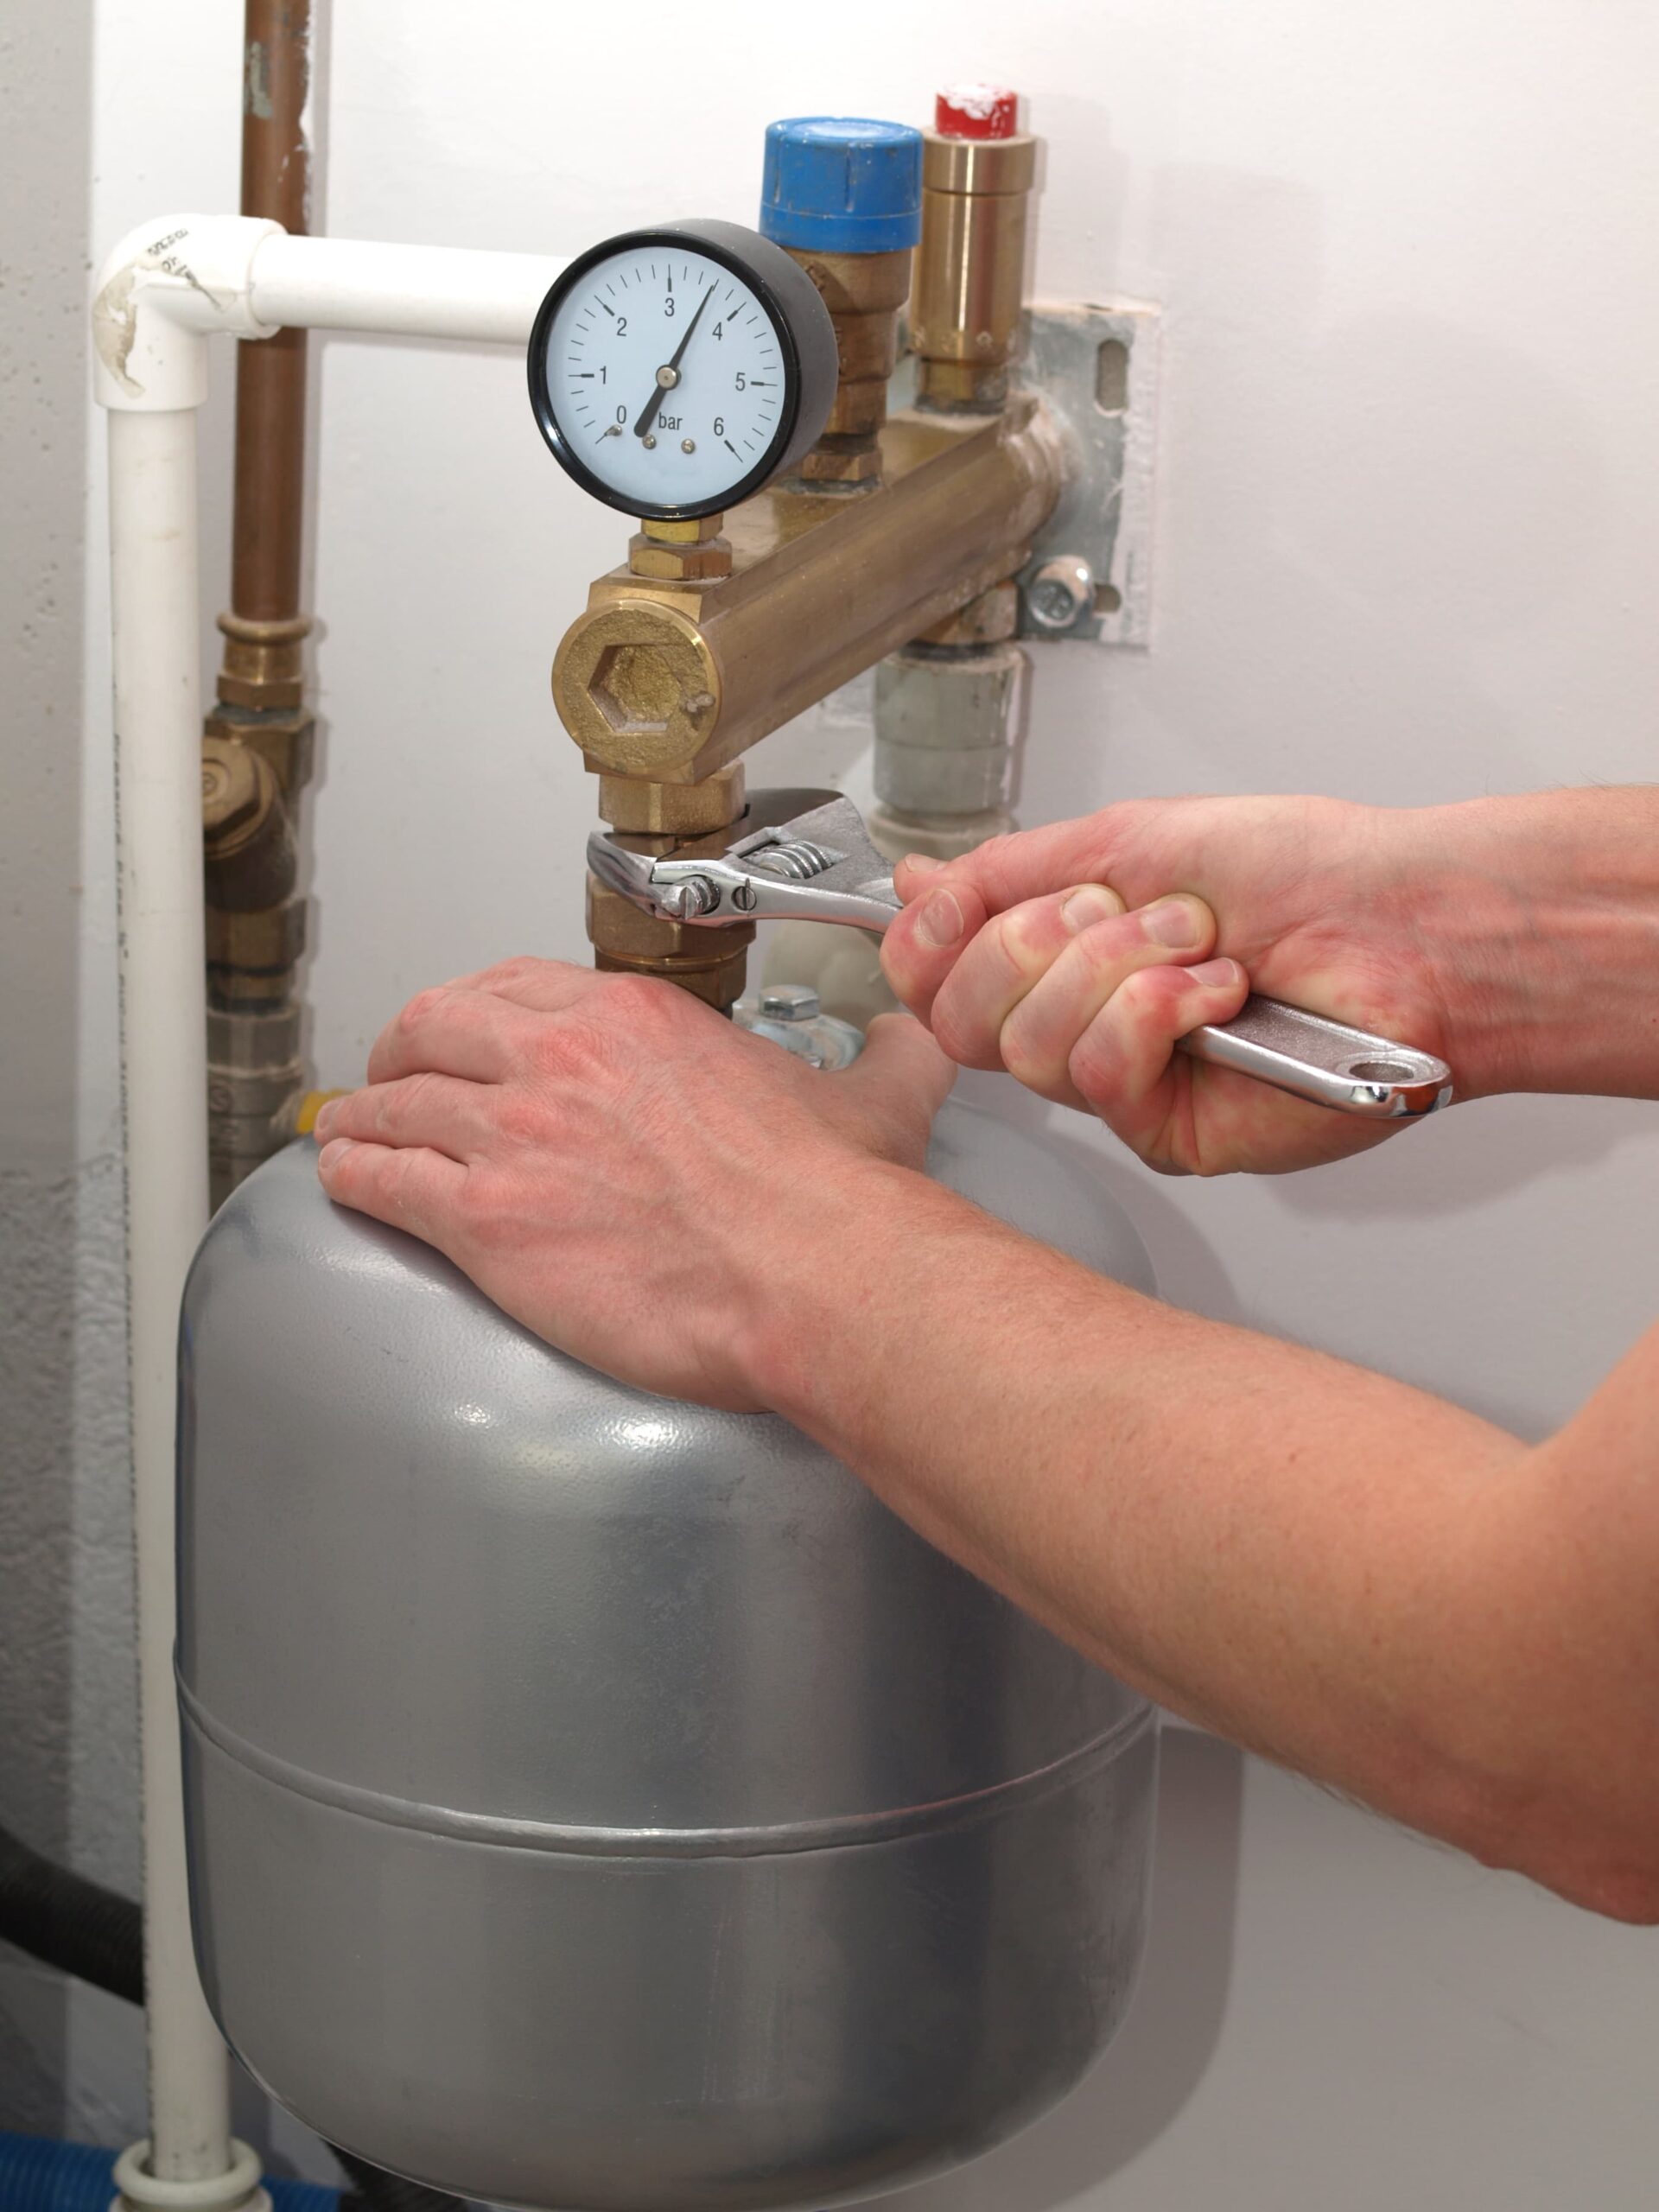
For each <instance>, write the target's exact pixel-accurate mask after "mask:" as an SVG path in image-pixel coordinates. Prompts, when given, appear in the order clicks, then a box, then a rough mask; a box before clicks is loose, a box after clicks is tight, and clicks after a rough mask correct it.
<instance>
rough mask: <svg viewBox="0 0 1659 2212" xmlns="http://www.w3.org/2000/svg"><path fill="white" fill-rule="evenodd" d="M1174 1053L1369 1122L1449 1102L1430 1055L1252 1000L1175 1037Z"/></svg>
mask: <svg viewBox="0 0 1659 2212" xmlns="http://www.w3.org/2000/svg"><path fill="white" fill-rule="evenodd" d="M1179 1049H1180V1050H1181V1051H1182V1052H1188V1053H1190V1054H1191V1055H1192V1058H1194V1059H1195V1060H1208V1061H1210V1062H1211V1065H1214V1066H1216V1067H1223V1068H1231V1069H1232V1070H1233V1071H1235V1072H1236V1074H1238V1075H1248V1076H1251V1077H1254V1078H1255V1081H1256V1082H1257V1083H1269V1084H1272V1085H1273V1086H1274V1089H1275V1090H1288V1091H1289V1092H1291V1093H1292V1094H1293V1096H1295V1097H1298V1098H1307V1099H1311V1100H1312V1101H1313V1103H1314V1104H1315V1105H1316V1106H1330V1107H1334V1108H1335V1109H1336V1110H1337V1112H1338V1113H1339V1114H1360V1115H1363V1116H1367V1117H1368V1118H1369V1119H1370V1120H1372V1121H1383V1122H1389V1121H1399V1120H1401V1119H1402V1118H1403V1117H1405V1116H1414V1115H1423V1114H1433V1113H1435V1112H1437V1111H1438V1110H1439V1109H1440V1107H1442V1106H1449V1105H1450V1104H1451V1103H1452V1071H1451V1069H1450V1068H1449V1067H1447V1065H1446V1062H1445V1061H1444V1060H1442V1059H1437V1058H1435V1056H1434V1054H1433V1052H1417V1051H1415V1050H1414V1048H1413V1047H1412V1046H1408V1045H1396V1044H1395V1043H1394V1042H1393V1040H1392V1039H1389V1038H1387V1037H1376V1036H1373V1035H1372V1033H1370V1031H1369V1030H1366V1029H1351V1028H1350V1027H1348V1025H1347V1024H1346V1023H1345V1022H1342V1021H1332V1020H1327V1018H1326V1017H1325V1015H1324V1014H1309V1013H1308V1012H1307V1011H1306V1008H1305V1007H1299V1006H1287V1005H1285V1003H1284V1002H1283V1001H1282V1000H1280V999H1268V998H1262V997H1260V996H1259V995H1255V994H1252V995H1251V996H1250V997H1249V998H1248V999H1246V1000H1245V1001H1244V1004H1243V1008H1242V1009H1241V1010H1240V1012H1239V1013H1237V1014H1235V1015H1234V1017H1233V1019H1232V1020H1230V1021H1224V1022H1206V1023H1205V1026H1204V1027H1203V1028H1202V1029H1195V1030H1193V1031H1192V1033H1191V1035H1190V1036H1186V1037H1183V1038H1182V1039H1180V1047H1179Z"/></svg>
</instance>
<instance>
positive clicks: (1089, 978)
mask: <svg viewBox="0 0 1659 2212" xmlns="http://www.w3.org/2000/svg"><path fill="white" fill-rule="evenodd" d="M1437 818H1438V817H1435V816H1433V815H1432V814H1425V815H1423V816H1412V815H1408V814H1389V813H1383V812H1382V811H1380V810H1374V809H1371V808H1367V807H1360V806H1351V805H1347V804H1342V803H1340V802H1338V801H1336V800H1329V799H1307V798H1214V799H1208V798H1188V799H1167V800H1144V801H1133V802H1128V803H1125V804H1120V805H1117V806H1110V807H1107V808H1106V809H1105V810H1103V812H1101V813H1099V814H1096V815H1092V816H1090V817H1088V818H1087V819H1085V820H1084V821H1079V822H1063V823H1055V824H1054V825H1052V827H1051V828H1048V829H1033V830H1029V831H1027V832H1026V833H1024V834H1023V835H1019V836H1010V837H999V838H995V839H993V840H992V841H991V842H990V843H988V844H986V845H982V846H981V847H980V848H979V849H977V851H976V852H972V853H969V855H966V857H965V858H963V859H962V860H959V861H951V862H950V864H949V865H948V866H944V867H941V866H939V865H938V863H937V862H933V861H925V860H918V859H915V858H912V859H910V860H907V861H902V862H901V863H900V864H899V868H898V869H897V870H896V871H895V876H894V880H895V883H896V885H897V887H898V890H899V896H900V897H901V898H902V899H904V900H905V902H906V911H905V912H904V913H903V914H901V915H900V916H899V919H898V921H897V922H895V923H894V924H893V926H892V928H891V929H890V930H889V931H888V932H887V939H886V942H885V944H884V946H883V950H882V965H883V967H884V969H886V972H887V980H888V982H890V983H891V984H892V986H893V989H894V991H895V992H897V994H898V995H899V998H900V1000H902V1001H903V1002H904V1004H905V1005H906V1006H907V1007H909V1008H910V1010H911V1011H912V1013H913V1014H918V1015H919V1016H920V1017H921V1019H922V1020H925V1021H926V1022H927V1023H928V1024H929V1026H930V1027H931V1029H932V1032H933V1034H934V1035H935V1037H936V1038H937V1039H938V1041H939V1043H940V1044H941V1045H942V1046H944V1050H945V1051H946V1052H948V1053H949V1054H950V1057H951V1058H953V1059H954V1060H957V1061H958V1062H959V1063H960V1064H961V1065H963V1066H964V1067H972V1068H1005V1069H1007V1071H1008V1073H1009V1074H1011V1075H1013V1076H1014V1077H1017V1079H1018V1080H1019V1081H1020V1083H1022V1084H1025V1085H1026V1086H1027V1088H1028V1089H1029V1090H1034V1091H1036V1092H1037V1093H1038V1095H1039V1096H1041V1097H1044V1098H1050V1099H1054V1100H1057V1101H1059V1102H1061V1103H1065V1104H1066V1105H1070V1106H1077V1107H1082V1108H1084V1109H1087V1110H1089V1111H1090V1112H1092V1113H1095V1114H1097V1115H1098V1116H1100V1118H1101V1119H1102V1120H1103V1122H1106V1123H1107V1124H1108V1125H1109V1127H1110V1128H1112V1129H1113V1130H1114V1131H1116V1134H1117V1135H1118V1136H1120V1137H1121V1138H1122V1140H1123V1141H1124V1142H1125V1143H1126V1144H1128V1145H1129V1146H1131V1147H1133V1148H1134V1149H1135V1152H1137V1153H1138V1154H1140V1155H1141V1158H1142V1159H1143V1160H1146V1161H1147V1164H1148V1165H1149V1166H1154V1167H1156V1168H1159V1169H1161V1170H1163V1171H1165V1172H1166V1173H1176V1174H1181V1173H1185V1174H1205V1175H1209V1174H1217V1173H1226V1172H1228V1171H1230V1170H1236V1169H1244V1170H1249V1171H1251V1172H1253V1173H1278V1172H1281V1171H1283V1170H1286V1169H1289V1168H1294V1167H1305V1166H1313V1165H1315V1164H1317V1163H1319V1162H1320V1161H1323V1160H1334V1159H1337V1158H1339V1157H1341V1156H1342V1155H1343V1154H1347V1153H1351V1152H1357V1151H1359V1150H1361V1149H1363V1147H1367V1146H1369V1145H1373V1144H1376V1143H1377V1142H1378V1141H1380V1140H1381V1139H1382V1138H1383V1136H1385V1135H1391V1134H1392V1133H1393V1132H1394V1131H1395V1130H1396V1129H1398V1128H1402V1127H1403V1126H1406V1125H1405V1124H1403V1123H1402V1122H1367V1121H1363V1120H1359V1119H1357V1118H1355V1117H1354V1116H1350V1115H1345V1114H1339V1113H1337V1112H1334V1111H1332V1109H1330V1108H1328V1107H1322V1106H1314V1105H1310V1104H1309V1103H1306V1101H1305V1100H1301V1099H1297V1098H1292V1097H1290V1096H1287V1094H1286V1093H1285V1092H1283V1091H1279V1090H1270V1089H1268V1087H1267V1086H1266V1085H1264V1084H1260V1083H1257V1082H1255V1081H1253V1080H1252V1079H1251V1078H1249V1077H1245V1076H1241V1075H1237V1074H1235V1073H1233V1072H1231V1071H1229V1070H1227V1069H1224V1068H1218V1067H1214V1066H1211V1065H1209V1064H1208V1063H1206V1062H1204V1061H1199V1060H1193V1059H1190V1058H1187V1056H1186V1055H1185V1053H1181V1052H1176V1051H1175V1049H1174V1048H1175V1041H1176V1039H1178V1038H1179V1037H1183V1036H1185V1034H1186V1033H1187V1032H1188V1031H1189V1030H1192V1029H1196V1028H1197V1027H1198V1026H1199V1025H1200V1024H1201V1023H1204V1022H1224V1021H1228V1020H1231V1019H1232V1017H1233V1015H1234V1014H1236V1013H1237V1012H1238V1011H1239V1009H1240V1008H1241V1007H1243V1003H1244V1001H1245V998H1246V997H1247V995H1249V992H1250V991H1252V990H1256V991H1261V992H1263V993H1265V994H1266V995H1268V996H1270V997H1274V998H1279V999H1286V1000H1288V1001H1291V1002H1292V1003H1293V1004H1294V1005H1297V1006H1302V1007H1308V1008H1310V1009H1311V1010H1312V1011H1313V1012H1314V1013H1318V1014H1329V1015H1332V1016H1333V1017H1334V1018H1335V1019H1337V1020H1342V1021H1347V1022H1351V1023H1353V1024H1355V1025H1356V1026H1357V1027H1360V1028H1363V1029H1370V1030H1375V1031H1377V1032H1379V1033H1381V1034H1383V1035H1384V1036H1387V1037H1391V1038H1394V1039H1397V1040H1398V1041H1399V1042H1400V1043H1402V1044H1407V1045H1413V1046H1417V1047H1419V1048H1420V1049H1421V1050H1422V1051H1425V1052H1438V1053H1440V1054H1441V1055H1442V1057H1444V1058H1447V1059H1448V1060H1450V1061H1451V1062H1452V1075H1453V1078H1454V1080H1455V1079H1457V1078H1458V1077H1459V1068H1458V1065H1457V1061H1456V1058H1455V1052H1454V1047H1453V1045H1452V1037H1451V1028H1452V1024H1451V1022H1450V1020H1449V1018H1448V1012H1447V1007H1446V994H1445V991H1444V989H1443V988H1442V986H1441V984H1440V981H1439V980H1438V979H1437V970H1438V968H1439V966H1440V963H1439V961H1438V959H1437V957H1436V952H1437V948H1436V947H1434V946H1433V944H1431V942H1430V941H1429V938H1428V936H1427V933H1426V932H1425V931H1424V929H1423V926H1422V923H1421V916H1422V914H1423V913H1424V912H1428V911H1438V910H1439V909H1440V906H1442V905H1443V903H1444V902H1443V898H1441V897H1440V896H1437V895H1432V894H1434V893H1437V892H1438V891H1439V888H1440V878H1442V877H1443V876H1444V874H1445V871H1444V868H1443V866H1442V864H1441V860H1440V855H1439V854H1438V852H1437V851H1436V850H1435V849H1434V848H1433V840H1434V837H1435V836H1436V834H1437V833H1436V832H1435V831H1434V830H1433V829H1430V828H1428V827H1426V826H1425V825H1426V824H1427V823H1433V822H1434V821H1435V820H1436V819H1437ZM1408 824H1414V825H1415V828H1414V829H1407V827H1406V826H1405V825H1408ZM1464 1087H1465V1086H1464V1084H1462V1083H1461V1082H1460V1083H1459V1090H1460V1092H1461V1091H1462V1090H1463V1089H1464Z"/></svg>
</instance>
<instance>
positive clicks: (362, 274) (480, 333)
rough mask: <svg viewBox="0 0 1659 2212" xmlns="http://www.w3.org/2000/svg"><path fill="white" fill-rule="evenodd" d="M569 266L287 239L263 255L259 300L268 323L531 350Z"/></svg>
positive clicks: (255, 277)
mask: <svg viewBox="0 0 1659 2212" xmlns="http://www.w3.org/2000/svg"><path fill="white" fill-rule="evenodd" d="M563 266H564V264H563V262H561V261H555V260H551V259H550V258H549V257H547V256H545V255H543V254H538V253H478V252H473V251H461V249H459V248H458V247H455V246H441V245H439V246H432V245H367V244H364V243H362V242H360V241H359V240H357V239H354V238H289V236H288V234H287V232H281V231H279V232H276V233H275V234H274V235H273V236H271V237H270V238H266V239H264V242H263V243H262V244H261V245H259V246H258V247H257V249H256V251H255V253H254V257H253V266H252V270H251V286H250V292H251V304H252V308H253V312H254V315H255V316H256V317H257V320H258V321H260V322H262V323H270V324H283V323H287V324H301V325H303V326H304V327H306V328H308V329H311V330H359V331H389V332H401V333H402V334H404V336H406V337H412V338H471V339H475V340H488V341H493V342H495V343H499V344H501V345H520V346H522V345H523V344H524V340H526V339H527V338H528V337H529V336H530V326H531V322H532V321H534V320H535V316H536V310H537V308H538V307H539V306H540V305H541V303H542V301H543V298H544V297H545V296H546V293H547V290H548V288H549V287H550V284H551V283H552V282H553V279H554V278H555V277H556V276H557V275H558V273H559V271H560V270H561V269H562V268H563Z"/></svg>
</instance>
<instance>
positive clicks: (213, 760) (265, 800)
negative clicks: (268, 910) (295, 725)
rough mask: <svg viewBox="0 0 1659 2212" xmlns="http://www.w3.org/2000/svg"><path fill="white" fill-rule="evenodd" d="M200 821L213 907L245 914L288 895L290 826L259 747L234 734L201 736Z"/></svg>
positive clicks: (292, 861) (292, 866)
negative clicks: (238, 740) (229, 736)
mask: <svg viewBox="0 0 1659 2212" xmlns="http://www.w3.org/2000/svg"><path fill="white" fill-rule="evenodd" d="M201 827H202V851H203V859H204V861H205V864H206V868H207V900H208V904H209V906H210V907H220V908H224V909H226V910H227V911H229V912H236V913H244V914H245V913H249V912H252V911H254V910H255V909H256V908H258V907H262V906H280V905H281V904H282V902H283V900H284V899H287V898H288V897H289V893H291V892H292V891H293V888H294V881H295V875H296V869H297V867H298V858H297V855H296V849H295V842H294V828H293V823H292V822H291V821H290V819H289V812H288V809H287V808H286V807H285V806H284V805H283V798H282V792H281V791H280V790H279V788H278V786H277V777H276V772H275V771H274V770H273V769H272V767H271V766H270V762H269V761H268V760H265V759H264V757H263V756H262V755H261V754H259V753H256V752H254V751H252V750H251V747H247V746H245V745H240V744H238V743H236V742H235V741H233V740H230V739H226V738H222V737H207V738H204V739H203V740H202V745H201Z"/></svg>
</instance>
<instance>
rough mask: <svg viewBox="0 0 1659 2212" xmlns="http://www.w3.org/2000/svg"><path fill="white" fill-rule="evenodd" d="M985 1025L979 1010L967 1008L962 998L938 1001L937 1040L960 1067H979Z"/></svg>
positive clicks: (935, 1008)
mask: <svg viewBox="0 0 1659 2212" xmlns="http://www.w3.org/2000/svg"><path fill="white" fill-rule="evenodd" d="M984 1026H985V1025H984V1023H983V1021H982V1020H981V1018H980V1015H979V1011H978V1009H977V1007H974V1006H972V1005H964V1004H963V1001H962V1000H961V998H960V997H953V998H947V999H943V1000H936V1001H934V1006H933V1019H932V1024H931V1027H932V1030H933V1041H934V1043H935V1044H936V1045H938V1047H939V1049H940V1051H941V1052H944V1053H946V1054H948V1056H949V1057H950V1058H951V1059H953V1060H955V1061H956V1063H957V1065H958V1066H959V1067H974V1066H976V1065H978V1063H979V1060H980V1058H982V1045H981V1039H982V1033H983V1030H984Z"/></svg>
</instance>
